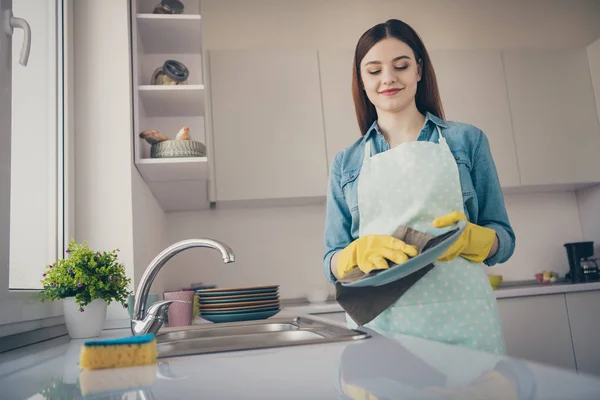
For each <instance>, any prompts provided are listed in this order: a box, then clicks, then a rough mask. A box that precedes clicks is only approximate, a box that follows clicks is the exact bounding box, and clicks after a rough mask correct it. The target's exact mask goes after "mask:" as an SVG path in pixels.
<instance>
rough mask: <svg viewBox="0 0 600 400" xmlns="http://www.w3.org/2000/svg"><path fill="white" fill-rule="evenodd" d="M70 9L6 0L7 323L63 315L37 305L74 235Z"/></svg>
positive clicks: (1, 120) (1, 130)
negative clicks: (69, 169) (69, 173)
mask: <svg viewBox="0 0 600 400" xmlns="http://www.w3.org/2000/svg"><path fill="white" fill-rule="evenodd" d="M68 3H69V0H0V15H2V16H3V17H4V15H5V13H7V12H10V11H12V15H13V17H15V19H13V23H12V24H11V25H12V26H13V27H15V28H14V29H13V33H12V36H9V35H6V34H4V29H5V26H4V25H7V23H6V21H5V20H4V19H0V24H1V25H3V26H2V27H1V29H0V324H7V323H13V322H20V321H25V320H33V319H39V318H43V317H51V316H54V315H59V314H60V311H59V310H60V308H59V307H57V305H56V304H54V305H53V304H42V303H40V302H39V301H37V299H36V298H35V292H34V291H35V290H38V289H40V288H41V283H40V280H41V275H42V271H43V269H44V266H45V265H47V264H49V263H51V262H52V261H54V260H56V258H57V257H63V255H64V243H65V239H64V238H65V237H66V234H67V232H66V229H65V226H66V222H67V221H68V219H67V218H66V217H67V216H68V215H69V213H68V212H67V210H68V208H67V207H65V205H66V204H67V202H66V200H67V199H68V196H67V194H68V193H69V190H67V189H69V186H68V182H69V180H68V179H65V176H66V174H65V171H66V169H65V166H66V165H69V163H68V161H69V160H68V157H65V155H66V154H69V153H67V152H65V149H66V148H68V146H67V145H68V144H69V140H68V137H69V136H68V135H66V134H65V132H67V131H68V129H67V128H68V127H67V125H66V124H65V121H67V119H66V118H65V115H66V113H65V109H66V107H64V104H65V98H66V97H65V90H64V87H65V84H64V82H65V79H64V78H65V62H64V61H65V59H66V58H65V57H64V55H65V54H66V52H65V48H66V46H65V43H66V40H65V37H66V36H65V33H66V31H65V29H64V28H65V26H66V24H65V23H64V22H65V17H66V16H67V15H68V14H67V13H65V10H66V9H68V7H65V4H68ZM27 26H28V27H30V41H29V42H30V47H29V53H28V52H27V50H26V49H27V47H26V46H27V45H28V41H27V40H26V36H27V35H26V31H27ZM24 46H25V50H24ZM27 53H28V55H29V57H28V59H27V57H26V56H27ZM26 59H27V62H26V65H23V63H24V61H25V60H26Z"/></svg>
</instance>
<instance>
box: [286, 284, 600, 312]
mask: <svg viewBox="0 0 600 400" xmlns="http://www.w3.org/2000/svg"><path fill="white" fill-rule="evenodd" d="M590 290H600V282H590V283H570V282H566V281H562V282H557V283H549V284H542V283H540V282H538V281H535V280H532V281H512V282H511V281H508V282H503V283H502V284H501V285H500V286H499V287H498V289H496V290H494V294H495V295H496V298H497V299H506V298H511V297H527V296H540V295H548V294H560V293H575V292H585V291H590ZM281 305H282V306H284V307H286V308H287V309H289V310H293V311H295V312H300V313H308V314H326V313H334V312H343V311H344V310H343V309H342V307H341V306H340V305H339V304H338V303H337V302H336V301H335V299H332V298H330V299H328V300H327V301H325V302H322V303H310V302H309V301H307V300H304V299H288V300H282V301H281Z"/></svg>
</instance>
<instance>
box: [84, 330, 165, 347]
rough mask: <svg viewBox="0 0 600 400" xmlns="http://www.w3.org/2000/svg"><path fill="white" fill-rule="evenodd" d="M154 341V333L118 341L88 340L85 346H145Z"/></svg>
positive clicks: (118, 339)
mask: <svg viewBox="0 0 600 400" xmlns="http://www.w3.org/2000/svg"><path fill="white" fill-rule="evenodd" d="M152 339H154V334H153V333H148V334H146V335H140V336H127V337H122V338H116V339H97V340H88V341H87V342H85V343H84V344H83V345H84V346H119V345H130V344H145V343H150V342H151V341H152Z"/></svg>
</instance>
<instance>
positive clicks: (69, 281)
mask: <svg viewBox="0 0 600 400" xmlns="http://www.w3.org/2000/svg"><path fill="white" fill-rule="evenodd" d="M118 251H119V249H115V250H112V251H110V252H106V251H104V252H99V251H95V250H92V249H90V248H89V245H88V243H87V242H86V241H84V242H83V244H78V243H76V242H75V241H74V240H72V241H71V242H70V243H69V247H68V249H67V251H66V252H67V253H68V254H69V257H67V258H64V259H59V260H58V261H56V262H55V263H54V264H51V265H47V266H46V269H45V270H44V273H43V274H42V277H43V279H42V285H43V289H42V291H41V292H40V295H41V300H42V302H44V301H47V300H48V301H55V300H62V301H63V310H64V316H65V322H66V325H67V330H68V332H69V335H70V336H71V338H74V339H79V338H90V337H97V336H99V335H100V333H101V332H102V328H103V326H104V322H105V320H106V308H107V305H108V304H110V303H111V302H113V301H116V302H119V303H121V305H122V306H123V307H127V296H128V295H129V294H130V291H129V290H128V287H129V284H130V283H131V279H130V278H128V277H127V275H126V271H125V266H124V265H123V264H122V263H121V262H120V261H119V260H118V256H117V252H118Z"/></svg>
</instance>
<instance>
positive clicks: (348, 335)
mask: <svg viewBox="0 0 600 400" xmlns="http://www.w3.org/2000/svg"><path fill="white" fill-rule="evenodd" d="M368 337H369V335H368V334H367V333H364V332H361V331H358V330H353V329H348V328H345V327H340V326H338V325H335V324H330V323H327V322H323V321H320V320H317V319H313V318H310V317H291V318H270V319H268V320H260V321H246V322H232V323H220V324H206V325H193V326H188V327H185V329H174V330H170V329H169V330H164V331H160V332H159V333H158V334H157V335H156V341H157V347H158V357H159V358H164V357H173V356H183V355H192V354H205V353H216V352H223V351H240V350H253V349H265V348H273V347H282V346H295V345H296V346H297V345H308V344H318V343H331V342H343V341H349V340H360V339H366V338H368Z"/></svg>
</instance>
